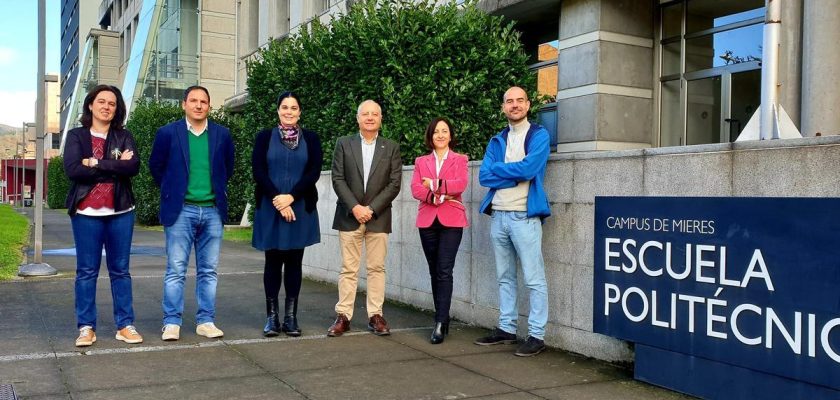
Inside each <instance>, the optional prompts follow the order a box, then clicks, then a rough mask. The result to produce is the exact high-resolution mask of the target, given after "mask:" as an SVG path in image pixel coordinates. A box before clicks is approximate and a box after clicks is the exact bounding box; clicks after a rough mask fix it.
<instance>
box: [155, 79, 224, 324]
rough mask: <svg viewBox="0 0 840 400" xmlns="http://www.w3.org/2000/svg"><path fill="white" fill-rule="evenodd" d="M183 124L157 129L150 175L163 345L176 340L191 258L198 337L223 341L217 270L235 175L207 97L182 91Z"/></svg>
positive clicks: (200, 89)
mask: <svg viewBox="0 0 840 400" xmlns="http://www.w3.org/2000/svg"><path fill="white" fill-rule="evenodd" d="M181 107H182V108H183V109H184V114H185V118H184V119H182V120H178V121H175V122H173V123H171V124H169V125H166V126H164V127H162V128H160V129H158V131H157V134H155V141H154V144H153V145H152V154H151V157H150V158H149V170H150V172H151V173H152V177H153V178H154V180H155V183H156V184H157V185H158V187H160V222H161V224H163V227H164V228H163V230H164V232H165V234H166V275H165V276H164V279H163V335H162V339H163V340H178V339H179V338H180V332H181V323H182V318H181V317H182V314H183V311H184V281H185V280H186V272H187V263H188V262H189V260H190V252H191V251H192V247H193V246H195V259H196V278H195V280H196V301H197V302H198V310H197V311H196V315H195V322H196V325H197V326H196V333H197V334H198V335H201V336H205V337H208V338H217V337H221V336H223V335H224V332H222V331H221V330H220V329H219V328H217V327H216V325H215V318H216V281H217V276H216V265H217V264H218V262H219V248H220V247H221V244H222V230H223V224H224V221H225V220H227V206H228V202H227V183H228V180H229V179H230V177H231V176H232V175H233V140H232V139H231V137H230V131H228V129H227V128H225V127H224V126H221V125H217V124H215V123H213V122H210V121H209V120H208V119H207V115H208V113H209V112H210V93H209V92H208V91H207V89H206V88H204V87H201V86H191V87H189V88H187V89H186V90H185V91H184V102H183V103H182V104H181Z"/></svg>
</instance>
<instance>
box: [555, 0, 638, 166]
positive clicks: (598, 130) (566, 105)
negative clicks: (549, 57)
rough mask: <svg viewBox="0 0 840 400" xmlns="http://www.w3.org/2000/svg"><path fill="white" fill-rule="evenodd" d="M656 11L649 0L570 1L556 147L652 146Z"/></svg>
mask: <svg viewBox="0 0 840 400" xmlns="http://www.w3.org/2000/svg"><path fill="white" fill-rule="evenodd" d="M653 12H654V6H653V4H652V2H649V1H632V0H565V1H563V4H562V8H561V12H560V43H559V46H558V47H559V49H560V54H559V58H558V63H559V66H560V76H559V87H560V88H559V91H558V94H557V111H558V130H557V141H558V145H557V151H559V152H567V151H585V150H620V149H631V148H644V147H650V146H651V142H652V140H653V138H652V132H653V129H651V127H652V126H653V125H652V124H653V121H652V118H653V116H652V115H653V88H654V82H653V73H652V71H653Z"/></svg>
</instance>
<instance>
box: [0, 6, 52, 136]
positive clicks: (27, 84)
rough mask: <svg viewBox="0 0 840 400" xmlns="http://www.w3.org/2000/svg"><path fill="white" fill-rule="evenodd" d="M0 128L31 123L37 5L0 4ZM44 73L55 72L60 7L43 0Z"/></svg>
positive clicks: (33, 99)
mask: <svg viewBox="0 0 840 400" xmlns="http://www.w3.org/2000/svg"><path fill="white" fill-rule="evenodd" d="M0 10H2V12H0V124H6V125H11V126H14V127H19V126H22V125H23V122H33V121H34V120H35V91H36V88H37V84H36V82H37V75H38V51H37V49H38V2H37V1H36V0H0ZM46 10H47V15H46V28H47V30H46V51H45V52H46V65H45V70H44V71H45V72H46V73H48V74H49V73H55V74H58V72H59V47H61V44H60V42H61V33H60V31H59V25H60V24H61V5H60V1H59V0H46Z"/></svg>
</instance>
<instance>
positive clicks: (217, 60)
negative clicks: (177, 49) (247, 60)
mask: <svg viewBox="0 0 840 400" xmlns="http://www.w3.org/2000/svg"><path fill="white" fill-rule="evenodd" d="M201 7H202V8H201V14H200V18H201V22H200V24H199V26H200V27H201V31H200V32H199V35H198V37H199V38H200V39H199V40H200V41H201V42H200V45H199V49H200V51H199V57H198V60H199V68H198V73H199V76H198V83H199V84H200V85H202V86H204V87H206V88H207V89H208V90H209V91H210V105H211V106H213V107H221V106H222V104H224V100H225V99H227V98H228V97H230V96H233V91H234V80H235V79H236V44H235V41H236V2H232V1H228V0H202V1H201ZM181 29H185V27H184V26H182V27H181Z"/></svg>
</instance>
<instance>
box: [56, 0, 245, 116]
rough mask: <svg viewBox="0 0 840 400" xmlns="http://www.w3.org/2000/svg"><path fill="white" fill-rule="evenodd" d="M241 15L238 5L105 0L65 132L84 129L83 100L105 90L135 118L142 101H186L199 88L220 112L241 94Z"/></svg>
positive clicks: (176, 0) (195, 0)
mask: <svg viewBox="0 0 840 400" xmlns="http://www.w3.org/2000/svg"><path fill="white" fill-rule="evenodd" d="M235 10H236V2H233V1H209V0H206V1H199V0H102V1H101V3H100V4H99V9H98V11H99V13H98V19H97V21H98V28H94V29H90V30H89V31H88V32H87V33H86V36H85V37H86V42H85V46H84V49H85V50H84V52H83V53H84V55H83V56H82V57H81V61H80V65H81V67H80V74H81V75H80V79H79V80H78V84H77V85H76V86H75V89H74V95H73V97H72V99H71V100H70V103H69V105H68V110H67V112H68V115H70V116H71V117H68V118H67V119H66V120H65V121H64V124H63V125H62V126H63V127H64V129H65V130H67V129H69V128H72V127H73V126H77V125H78V117H79V115H80V113H81V109H80V107H81V104H82V102H83V100H84V96H85V94H86V93H87V91H88V90H90V89H91V88H92V87H94V86H96V85H98V84H112V85H116V86H118V87H119V88H120V89H121V90H122V92H123V97H124V99H125V101H126V105H127V106H128V107H129V113H130V112H131V109H132V107H133V105H134V103H135V102H136V101H137V100H139V99H154V100H161V101H173V102H179V101H180V100H181V99H182V98H183V90H184V89H186V88H187V87H189V86H191V85H196V84H200V85H202V86H205V87H207V88H208V90H209V91H210V103H211V105H212V106H214V107H219V106H221V105H222V102H223V101H224V99H225V98H227V97H230V96H231V95H232V94H233V88H234V71H235V60H234V52H235V51H234V47H235V46H234V36H235V33H236V28H235V26H236V20H235Z"/></svg>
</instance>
